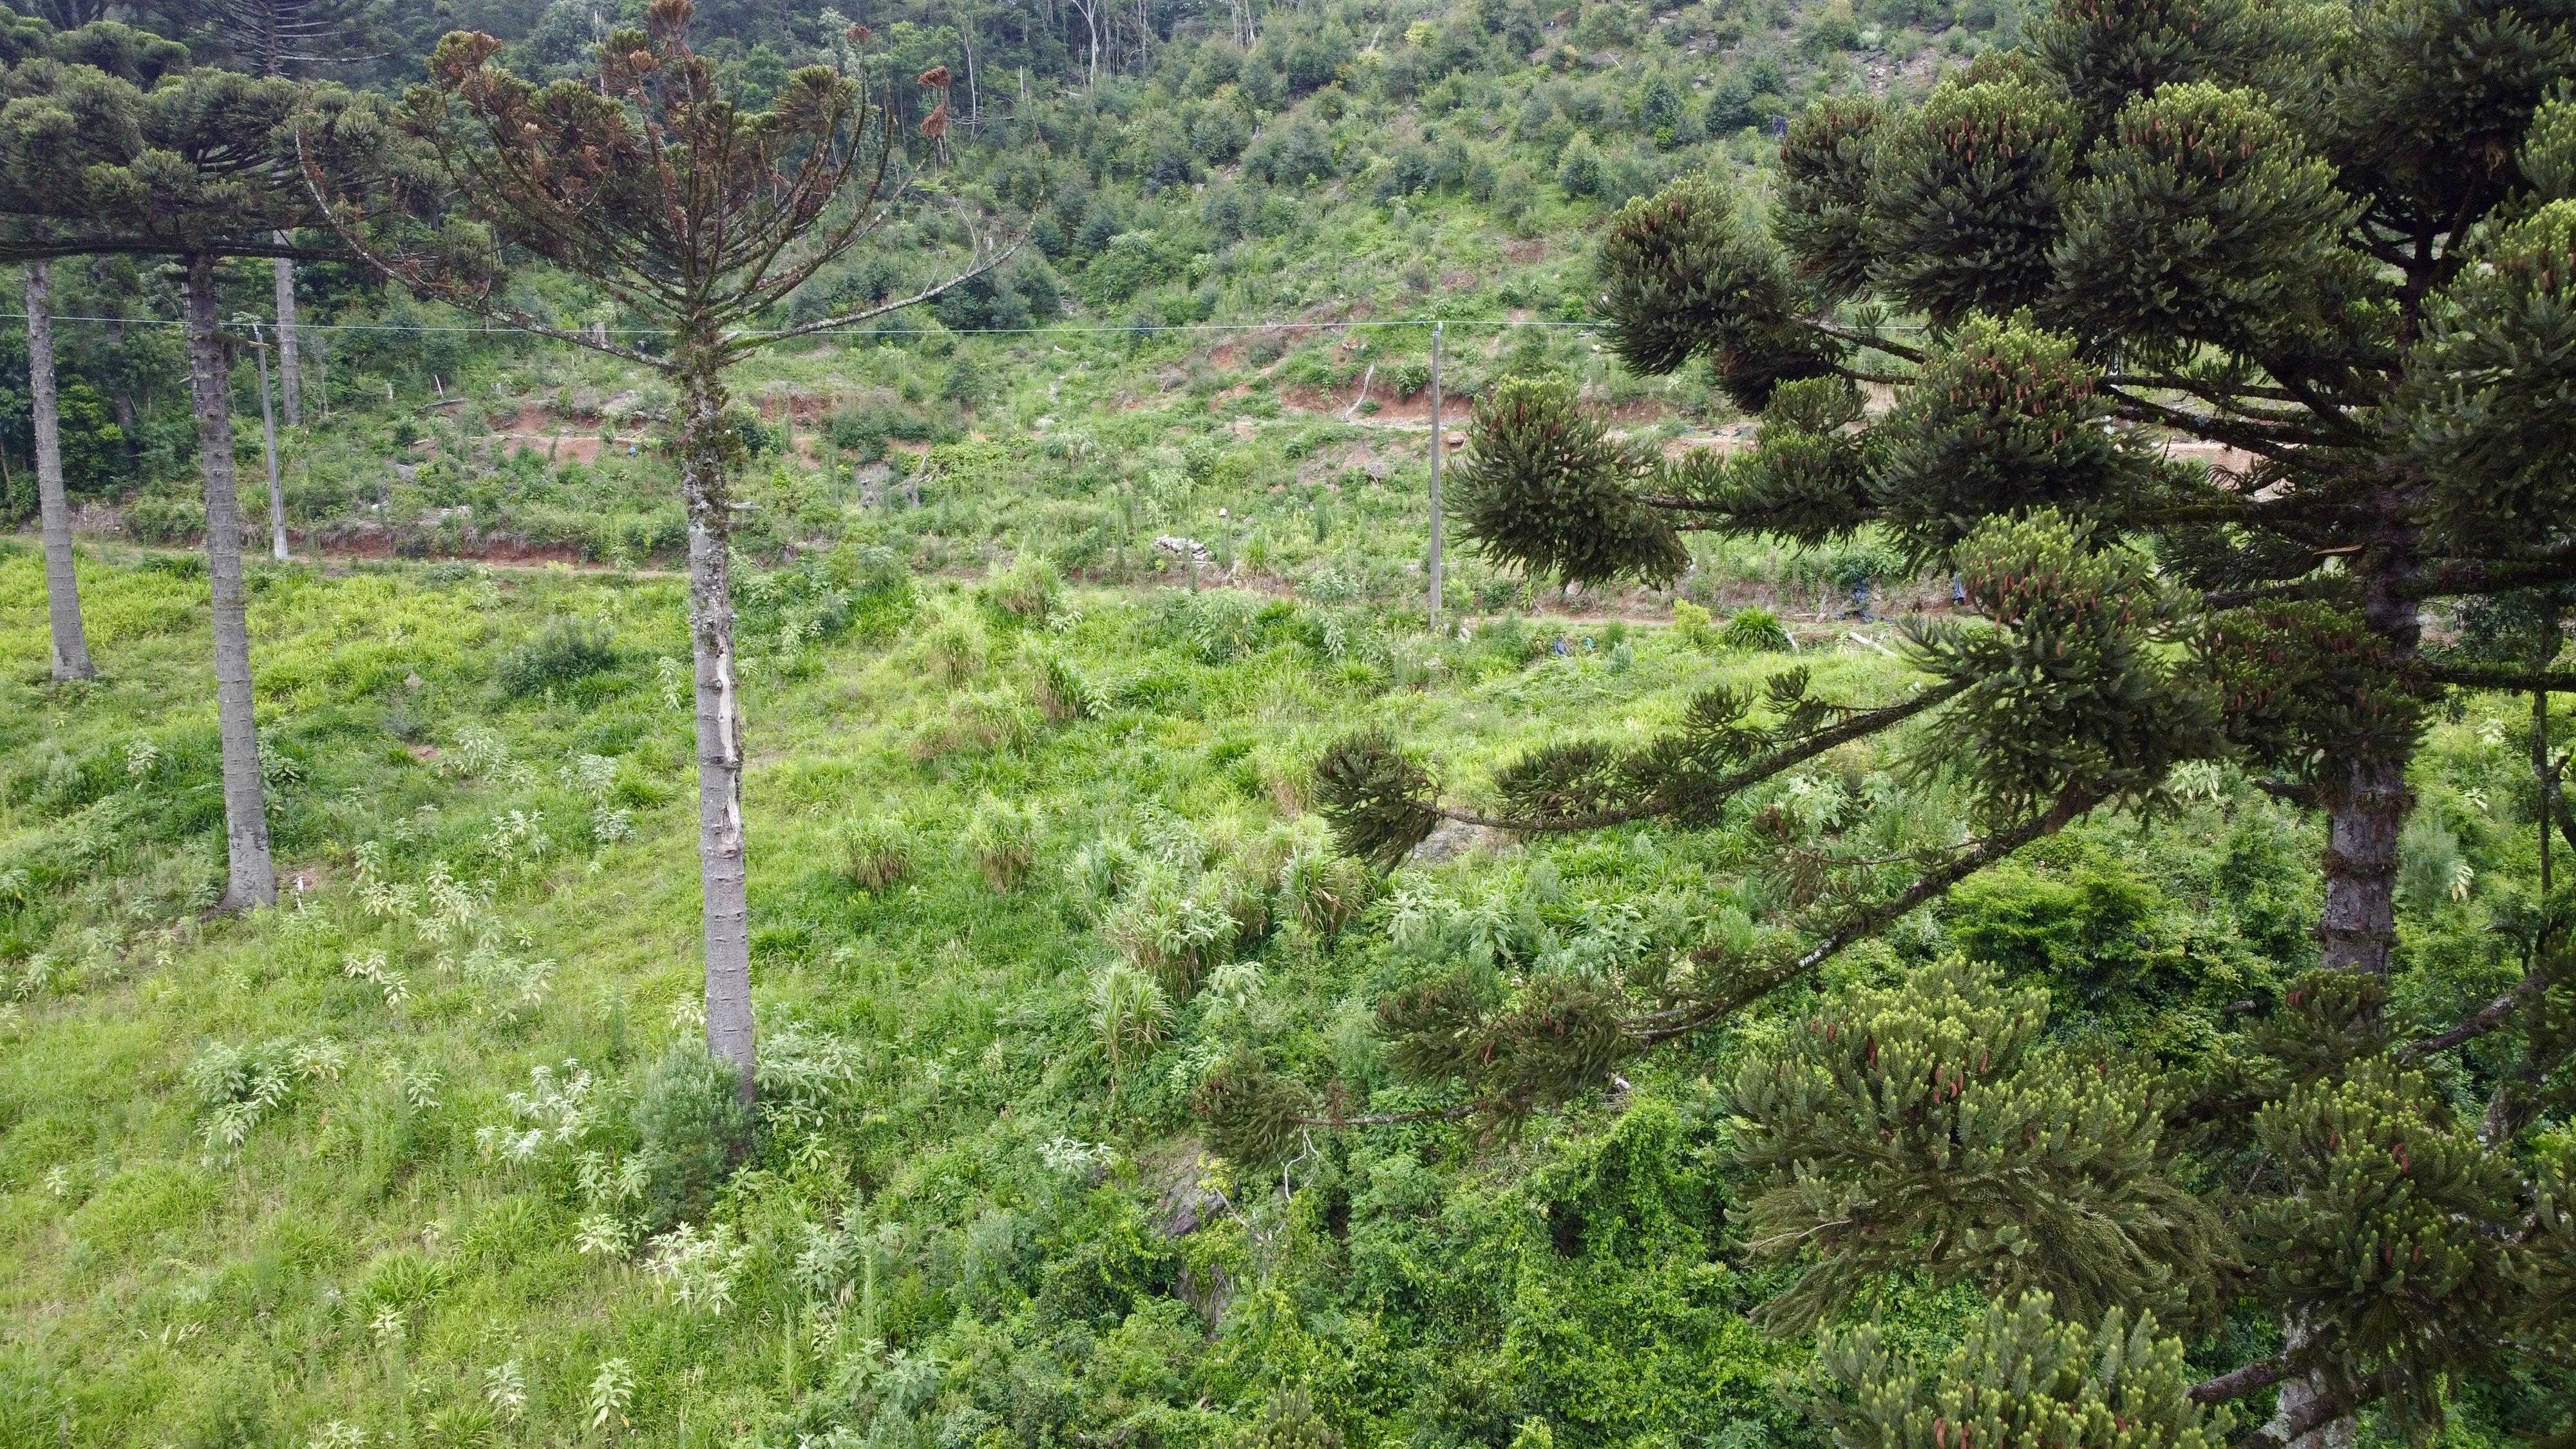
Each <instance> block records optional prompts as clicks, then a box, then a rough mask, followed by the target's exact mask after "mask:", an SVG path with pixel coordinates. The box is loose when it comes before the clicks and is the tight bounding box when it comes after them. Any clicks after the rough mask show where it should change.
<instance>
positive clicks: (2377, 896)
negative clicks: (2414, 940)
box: [2317, 757, 2414, 976]
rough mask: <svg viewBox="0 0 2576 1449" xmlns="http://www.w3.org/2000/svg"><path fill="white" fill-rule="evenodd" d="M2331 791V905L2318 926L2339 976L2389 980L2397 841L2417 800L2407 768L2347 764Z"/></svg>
mask: <svg viewBox="0 0 2576 1449" xmlns="http://www.w3.org/2000/svg"><path fill="white" fill-rule="evenodd" d="M2339 768H2340V772H2341V775H2342V778H2341V779H2339V780H2336V781H2333V782H2332V784H2333V787H2334V788H2331V789H2329V790H2328V791H2327V793H2326V799H2327V811H2326V859H2325V876H2326V901H2325V912H2324V914H2323V916H2322V917H2321V918H2320V919H2319V921H2318V923H2317V940H2318V943H2319V944H2320V945H2321V946H2323V947H2324V964H2325V966H2326V968H2327V969H2328V970H2332V971H2366V972H2369V973H2371V974H2373V975H2378V976H2385V975H2387V974H2388V965H2389V955H2390V952H2391V951H2392V950H2394V949H2395V947H2396V945H2397V834H2398V831H2399V830H2401V829H2402V828H2404V826H2405V823H2406V811H2407V807H2408V806H2410V805H2411V804H2413V803H2414V799H2413V797H2412V796H2411V795H2409V794H2408V793H2407V790H2406V762H2405V761H2404V760H2402V759H2397V760H2391V759H2381V758H2377V757H2363V758H2360V759H2353V760H2346V761H2342V762H2340V765H2339Z"/></svg>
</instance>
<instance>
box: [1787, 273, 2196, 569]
mask: <svg viewBox="0 0 2576 1449" xmlns="http://www.w3.org/2000/svg"><path fill="white" fill-rule="evenodd" d="M2101 382H2102V374H2101V369H2099V368H2098V367H2095V366H2093V365H2092V364H2090V363H2089V362H2087V361H2085V360H2084V359H2083V358H2082V357H2081V356H2080V355H2079V354H2078V352H2077V350H2076V346H2075V342H2074V339H2072V338H2070V337H2067V336H2064V335H2063V334H2059V333H2052V332H2045V331H2042V330H2040V329H2038V328H2036V327H2033V326H2031V325H2029V324H2028V323H2026V322H2023V321H2018V320H2017V321H2013V322H1999V321H1996V320H1995V319H1993V318H1990V317H1978V318H1975V319H1973V320H1971V321H1970V322H1968V323H1967V324H1966V325H1965V326H1963V327H1962V328H1960V330H1959V334H1958V336H1957V337H1956V338H1955V339H1953V342H1952V345H1951V346H1950V347H1947V348H1945V349H1943V350H1942V352H1941V353H1940V354H1939V355H1938V356H1936V357H1935V358H1933V359H1932V360H1931V362H1930V363H1929V364H1928V365H1926V366H1925V368H1924V369H1923V374H1922V377H1921V380H1920V381H1919V382H1918V383H1917V384H1916V385H1915V386H1913V387H1911V388H1909V389H1907V391H1906V393H1905V396H1904V398H1903V400H1902V401H1900V402H1899V403H1898V404H1897V407H1896V411H1895V412H1894V414H1893V415H1892V416H1890V418H1889V419H1888V423H1887V427H1886V429H1885V431H1884V433H1883V434H1881V436H1880V438H1879V448H1880V450H1881V451H1880V453H1879V458H1878V466H1877V467H1876V468H1875V469H1874V470H1873V471H1872V473H1871V475H1870V479H1869V486H1870V490H1871V492H1872V494H1873V495H1874V497H1875V501H1876V502H1877V503H1878V516H1879V517H1880V518H1882V519H1884V520H1885V522H1886V523H1887V525H1888V527H1889V528H1890V529H1891V530H1893V531H1894V532H1895V534H1896V536H1897V537H1898V538H1899V539H1900V540H1902V541H1903V543H1904V545H1905V547H1906V549H1907V550H1908V551H1909V553H1910V554H1911V556H1912V559H1913V561H1914V562H1915V564H1916V566H1917V567H1923V566H1928V565H1936V564H1938V563H1942V562H1946V561H1948V559H1949V553H1950V550H1951V548H1952V547H1953V546H1954V545H1956V544H1957V543H1958V541H1959V540H1960V539H1962V538H1964V537H1966V536H1967V534H1968V531H1969V530H1971V529H1973V528H1975V527H1976V526H1977V525H1978V524H1979V523H1981V522H1983V521H1985V520H1986V519H1989V518H1995V517H1998V516H2001V517H2005V518H2012V517H2018V516H2022V515H2025V514H2028V513H2030V512H2031V511H2033V510H2036V509H2043V508H2044V509H2055V510H2058V511H2060V512H2063V513H2067V514H2069V515H2072V516H2074V517H2078V518H2082V517H2094V516H2110V517H2118V516H2121V515H2124V514H2126V513H2128V512H2130V511H2131V510H2133V509H2134V508H2135V506H2136V502H2137V497H2138V494H2139V493H2140V492H2141V491H2142V490H2143V487H2144V484H2145V482H2146V478H2147V475H2148V473H2149V471H2150V468H2149V463H2148V460H2147V459H2146V458H2145V457H2143V456H2142V455H2141V450H2140V449H2139V447H2138V445H2137V444H2136V443H2135V442H2134V441H2133V440H2129V439H2124V438H2122V437H2121V436H2119V435H2118V434H2116V433H2114V432H2112V431H2111V430H2110V429H2108V428H2106V427H2105V426H2104V424H2105V423H2106V422H2108V421H2109V419H2110V416H2111V400H2110V399H2109V398H2108V397H2105V396H2104V395H2103V393H2102V391H2101ZM1797 429H1798V431H1799V432H1800V433H1805V432H1808V431H1810V430H1811V428H1810V426H1809V425H1807V424H1806V423H1805V421H1804V420H1803V419H1802V420H1800V422H1799V423H1798V425H1797ZM1764 451H1765V452H1768V451H1769V450H1768V448H1765V449H1764Z"/></svg>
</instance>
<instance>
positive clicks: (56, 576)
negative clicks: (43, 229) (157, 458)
mask: <svg viewBox="0 0 2576 1449" xmlns="http://www.w3.org/2000/svg"><path fill="white" fill-rule="evenodd" d="M27 397H28V405H29V411H31V412H32V413H33V414H34V415H35V425H36V509H37V515H38V528H39V529H40V530H41V531H42V533H43V534H44V540H45V607H46V611H47V612H48V613H49V614H50V615H51V616H52V619H53V626H54V678H56V679H96V678H97V677H98V667H97V666H96V665H94V664H92V663H90V660H89V635H88V634H87V632H86V631H84V630H83V629H82V628H81V607H80V576H79V574H78V573H77V571H76V570H75V569H74V567H73V559H72V510H71V502H70V500H69V499H67V498H65V497H64V496H63V430H62V419H61V416H60V413H59V411H58V409H59V405H60V402H59V399H58V398H57V397H56V396H55V393H54V298H53V269H52V268H51V267H50V266H49V265H48V264H46V263H44V262H29V263H27Z"/></svg>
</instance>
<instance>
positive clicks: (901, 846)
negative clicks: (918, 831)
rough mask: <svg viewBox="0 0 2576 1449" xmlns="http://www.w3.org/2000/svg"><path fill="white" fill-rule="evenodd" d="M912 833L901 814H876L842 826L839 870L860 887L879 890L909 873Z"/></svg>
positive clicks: (898, 881) (910, 867) (896, 882)
mask: <svg viewBox="0 0 2576 1449" xmlns="http://www.w3.org/2000/svg"><path fill="white" fill-rule="evenodd" d="M913 846H914V834H913V829H912V826H911V824H910V823H908V822H907V821H905V820H904V819H902V818H901V817H900V816H893V815H879V816H874V817H872V818H870V819H866V820H857V821H852V822H850V823H849V824H847V825H845V826H843V827H842V828H841V873H842V874H843V875H846V876H848V877H849V878H850V880H851V881H852V882H853V883H855V884H856V885H858V886H859V888H860V889H862V890H871V891H881V890H884V889H885V888H887V887H888V886H892V885H896V884H899V883H900V882H902V881H903V880H904V879H905V878H906V877H908V876H910V875H911V874H912V864H913Z"/></svg>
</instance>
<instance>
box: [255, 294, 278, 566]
mask: <svg viewBox="0 0 2576 1449" xmlns="http://www.w3.org/2000/svg"><path fill="white" fill-rule="evenodd" d="M250 338H251V343H250V345H251V346H252V347H253V348H254V349H256V350H257V351H258V353H259V431H260V436H261V438H262V439H263V440H264V441H266V443H267V444H268V550H269V553H270V554H271V555H273V556H274V557H275V558H276V559H277V561H278V562H280V563H284V562H285V561H286V489H285V488H284V487H283V486H282V485H280V484H279V482H278V481H277V410H276V409H275V408H274V407H272V406H270V404H269V400H268V340H267V339H266V338H265V337H262V336H261V335H260V330H259V324H258V323H256V322H253V323H252V324H250Z"/></svg>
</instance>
